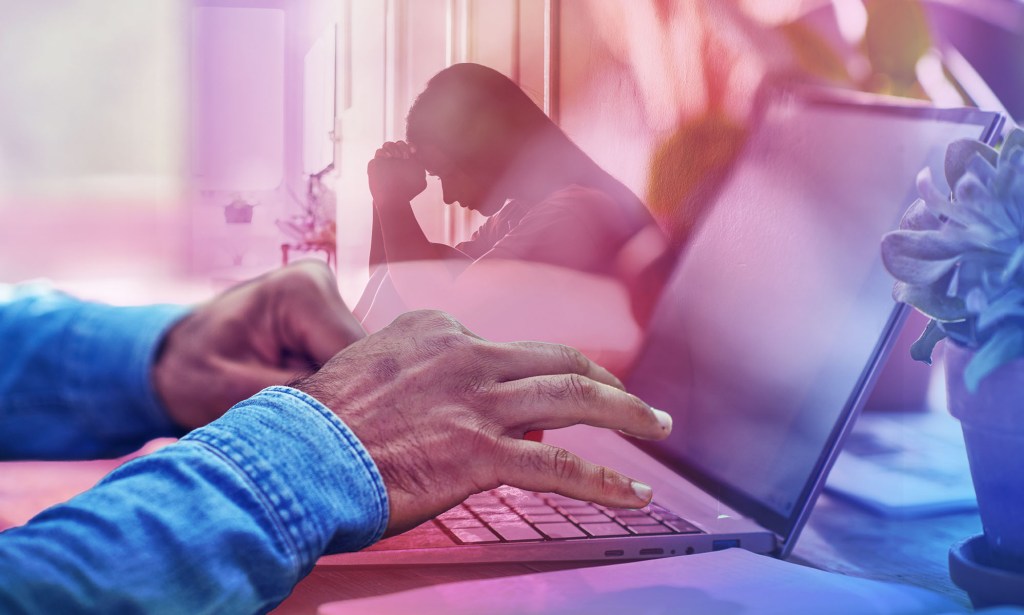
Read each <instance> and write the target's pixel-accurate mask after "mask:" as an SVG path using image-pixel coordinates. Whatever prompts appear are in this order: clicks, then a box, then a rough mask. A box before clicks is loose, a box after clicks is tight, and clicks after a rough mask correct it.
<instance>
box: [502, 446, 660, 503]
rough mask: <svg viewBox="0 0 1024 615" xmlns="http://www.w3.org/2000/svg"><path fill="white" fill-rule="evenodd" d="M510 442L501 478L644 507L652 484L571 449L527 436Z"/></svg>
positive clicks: (522, 485) (579, 497) (587, 499)
mask: <svg viewBox="0 0 1024 615" xmlns="http://www.w3.org/2000/svg"><path fill="white" fill-rule="evenodd" d="M507 442H509V443H510V444H509V445H508V447H507V449H506V451H507V452H506V453H505V454H504V455H503V459H502V461H504V463H501V464H500V465H499V466H497V468H496V472H497V474H498V476H497V478H498V481H499V482H501V483H503V484H506V485H510V486H512V487H518V488H520V489H525V490H528V491H541V492H549V493H558V494H561V495H564V496H566V497H570V498H574V499H577V500H583V501H585V502H594V503H597V504H602V505H604V506H608V507H611V508H640V507H643V506H646V505H647V504H649V503H650V501H651V495H652V491H651V488H650V487H649V486H647V485H645V484H644V483H642V482H640V481H636V480H633V479H631V478H628V477H626V476H624V475H622V474H620V473H619V472H616V471H615V470H612V469H610V468H607V467H604V466H599V465H597V464H593V463H590V462H589V461H586V460H584V459H581V458H580V457H578V456H576V455H574V454H573V453H570V452H569V451H567V450H565V449H562V448H558V447H554V446H549V445H547V444H541V443H539V442H529V441H526V440H514V441H513V440H508V441H507Z"/></svg>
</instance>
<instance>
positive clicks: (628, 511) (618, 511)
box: [608, 508, 651, 518]
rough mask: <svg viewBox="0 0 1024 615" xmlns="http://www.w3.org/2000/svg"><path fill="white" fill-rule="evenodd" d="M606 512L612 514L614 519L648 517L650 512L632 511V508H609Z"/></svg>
mask: <svg viewBox="0 0 1024 615" xmlns="http://www.w3.org/2000/svg"><path fill="white" fill-rule="evenodd" d="M608 512H610V513H612V514H613V515H615V516H616V517H622V518H626V517H649V516H650V514H651V513H650V511H649V510H647V509H646V508H640V509H633V508H610V509H608Z"/></svg>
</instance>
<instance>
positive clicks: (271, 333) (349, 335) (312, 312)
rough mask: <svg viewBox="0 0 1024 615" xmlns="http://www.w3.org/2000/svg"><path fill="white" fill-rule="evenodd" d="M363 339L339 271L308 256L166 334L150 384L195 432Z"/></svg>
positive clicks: (218, 299) (208, 307) (217, 299)
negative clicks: (343, 292) (340, 291)
mask: <svg viewBox="0 0 1024 615" xmlns="http://www.w3.org/2000/svg"><path fill="white" fill-rule="evenodd" d="M365 336H366V333H365V332H364V331H363V328H362V327H361V326H360V325H359V322H358V321H356V319H355V317H353V316H352V313H351V312H349V310H348V308H347V307H345V303H344V302H343V301H342V299H341V296H340V295H339V294H338V287H337V284H336V282H335V280H334V275H333V274H332V273H331V271H330V269H328V268H327V266H326V265H324V264H323V263H318V262H316V261H305V262H300V263H296V264H294V265H291V266H289V267H285V268H283V269H280V270H278V271H274V272H272V273H269V274H267V275H265V276H262V277H260V278H257V279H255V280H252V281H250V282H247V283H245V284H242V285H240V286H236V287H235V288H232V289H230V290H228V291H227V292H225V293H223V294H221V295H219V296H217V297H215V298H214V299H213V300H211V301H210V302H208V303H206V304H203V305H201V306H199V307H198V308H196V310H195V311H194V312H192V313H191V314H189V315H188V316H186V317H185V319H184V320H182V321H181V322H179V323H178V324H177V325H175V326H174V327H173V328H172V329H171V331H170V332H169V333H168V334H167V337H166V338H165V339H164V343H163V347H162V349H161V351H160V353H159V356H158V358H157V361H156V365H155V366H154V367H153V382H154V385H155V387H156V390H157V394H158V395H159V396H160V399H161V400H162V401H163V402H164V405H165V406H166V408H167V411H168V414H169V415H170V417H171V419H172V420H173V421H174V422H175V423H177V424H178V425H180V426H182V427H184V428H186V429H194V428H196V427H200V426H202V425H205V424H207V423H209V422H210V421H212V420H214V419H216V418H218V417H220V415H222V414H224V412H226V411H227V410H228V408H230V407H231V406H233V405H235V404H236V403H238V402H240V401H242V400H243V399H245V398H247V397H249V396H251V395H253V394H255V393H256V392H258V391H260V390H261V389H263V388H265V387H268V386H272V385H275V384H285V383H286V382H289V381H290V380H293V379H294V378H296V377H297V376H299V375H301V374H304V373H307V372H309V371H310V370H313V369H316V368H317V367H319V365H320V364H322V363H324V362H326V361H327V360H328V359H330V358H331V357H332V356H334V355H335V354H336V353H337V352H338V351H339V350H341V349H343V348H345V347H346V346H348V345H349V344H351V343H352V342H355V341H356V340H359V339H362V338H363V337H365Z"/></svg>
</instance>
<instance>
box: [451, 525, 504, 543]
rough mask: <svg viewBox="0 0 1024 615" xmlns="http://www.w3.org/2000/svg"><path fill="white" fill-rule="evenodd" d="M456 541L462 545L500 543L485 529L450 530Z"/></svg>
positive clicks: (465, 528)
mask: <svg viewBox="0 0 1024 615" xmlns="http://www.w3.org/2000/svg"><path fill="white" fill-rule="evenodd" d="M451 533H452V535H454V536H455V538H456V540H458V541H459V542H461V543H463V544H483V543H485V542H500V540H499V539H498V537H497V536H495V535H494V533H493V532H491V530H489V529H487V528H485V527H462V528H456V529H453V530H451Z"/></svg>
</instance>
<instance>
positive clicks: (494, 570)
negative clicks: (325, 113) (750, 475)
mask: <svg viewBox="0 0 1024 615" xmlns="http://www.w3.org/2000/svg"><path fill="white" fill-rule="evenodd" d="M980 532H981V521H980V519H979V518H978V515H977V513H960V514H954V515H944V516H940V517H931V518H925V519H913V520H894V519H883V518H880V517H877V516H875V515H873V514H870V513H868V512H864V511H863V510H861V509H859V508H857V507H855V506H853V505H850V504H848V503H846V502H844V501H842V500H839V499H837V498H834V497H832V496H829V495H828V494H824V495H822V496H821V498H820V499H819V500H818V504H817V506H816V507H815V509H814V513H813V514H812V515H811V518H810V521H809V523H808V526H807V528H806V529H805V530H804V533H803V534H802V535H801V537H800V540H799V542H798V543H797V547H796V549H795V550H794V553H793V555H792V556H791V557H790V561H793V562H797V563H800V564H805V565H809V566H814V567H815V568H821V569H823V570H829V571H833V572H839V573H843V574H849V575H854V576H859V577H866V578H871V579H878V580H883V581H892V582H896V583H904V584H908V585H916V586H919V587H924V588H926V589H929V590H932V591H936V592H939V593H941V594H944V595H947V596H950V597H951V598H952V599H953V600H955V601H957V602H959V603H960V604H962V605H964V606H965V607H966V606H969V605H970V603H969V601H968V599H967V595H966V594H964V593H963V592H962V591H961V590H960V589H958V588H957V587H956V586H954V585H953V583H952V582H951V581H950V580H949V572H948V567H947V563H946V558H947V552H948V550H949V547H950V545H951V544H953V543H954V542H957V541H958V540H961V539H963V538H966V537H968V536H971V535H974V534H977V533H980ZM574 566H578V564H562V563H537V564H487V565H480V564H477V565H458V566H431V567H427V566H395V567H388V568H379V567H374V568H371V567H366V568H363V567H345V568H341V567H317V568H316V569H314V570H313V572H312V573H311V574H310V575H309V576H308V577H306V579H305V580H303V581H302V582H301V583H299V585H298V586H296V588H295V591H293V592H292V595H291V597H289V598H288V600H286V601H285V602H284V603H282V604H281V606H279V607H278V608H277V609H276V610H275V611H274V612H275V613H281V614H286V615H292V614H312V613H315V612H316V610H317V607H318V606H319V605H321V604H323V603H325V602H334V601H338V600H347V599H352V598H365V597H369V596H379V595H383V594H388V593H392V592H398V591H403V590H407V589H415V588H418V587H424V586H426V585H434V584H438V583H451V582H455V581H466V580H473V579H490V578H496V577H505V576H513V575H520V574H528V573H531V572H547V571H551V570H562V569H565V568H572V567H574Z"/></svg>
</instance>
